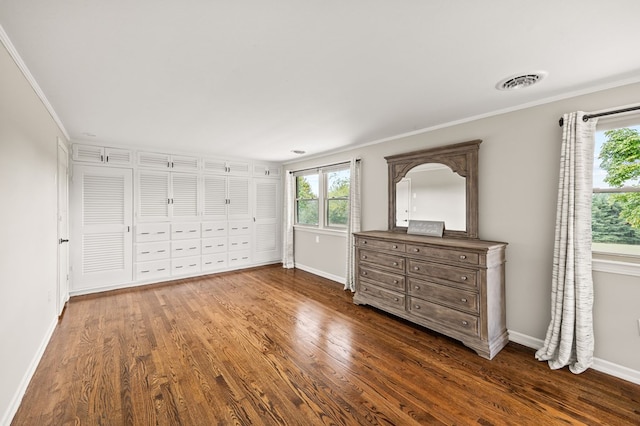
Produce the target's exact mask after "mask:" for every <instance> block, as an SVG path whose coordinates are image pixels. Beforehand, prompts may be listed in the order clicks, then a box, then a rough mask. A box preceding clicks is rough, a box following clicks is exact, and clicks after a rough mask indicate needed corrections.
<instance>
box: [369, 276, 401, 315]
mask: <svg viewBox="0 0 640 426" xmlns="http://www.w3.org/2000/svg"><path fill="white" fill-rule="evenodd" d="M358 296H359V297H360V298H362V299H368V300H370V301H373V302H374V303H377V304H380V305H384V306H388V307H391V308H394V309H396V310H404V308H405V307H404V304H405V300H406V299H405V295H404V294H402V293H397V292H395V291H393V290H388V289H385V288H383V287H379V286H377V285H375V284H374V283H370V282H369V281H367V280H360V286H359V288H358Z"/></svg>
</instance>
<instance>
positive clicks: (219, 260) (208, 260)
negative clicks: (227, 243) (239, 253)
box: [202, 253, 227, 271]
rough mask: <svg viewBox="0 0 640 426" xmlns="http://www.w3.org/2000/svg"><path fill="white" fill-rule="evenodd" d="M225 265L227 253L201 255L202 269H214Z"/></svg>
mask: <svg viewBox="0 0 640 426" xmlns="http://www.w3.org/2000/svg"><path fill="white" fill-rule="evenodd" d="M226 267H227V253H215V254H207V255H204V256H202V270H203V271H215V270H217V269H223V268H226Z"/></svg>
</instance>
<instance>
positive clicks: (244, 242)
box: [229, 235, 251, 251]
mask: <svg viewBox="0 0 640 426" xmlns="http://www.w3.org/2000/svg"><path fill="white" fill-rule="evenodd" d="M250 249H251V235H234V236H230V237H229V251H237V250H250Z"/></svg>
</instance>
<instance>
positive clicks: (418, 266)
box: [408, 259, 477, 288]
mask: <svg viewBox="0 0 640 426" xmlns="http://www.w3.org/2000/svg"><path fill="white" fill-rule="evenodd" d="M408 272H409V273H410V274H416V275H421V276H424V277H428V278H430V279H436V280H444V281H446V282H447V283H451V284H454V285H458V286H464V287H474V288H475V287H476V285H477V277H476V271H475V270H473V269H465V268H458V267H454V266H446V265H440V264H438V263H429V262H421V261H418V260H414V259H409V271H408Z"/></svg>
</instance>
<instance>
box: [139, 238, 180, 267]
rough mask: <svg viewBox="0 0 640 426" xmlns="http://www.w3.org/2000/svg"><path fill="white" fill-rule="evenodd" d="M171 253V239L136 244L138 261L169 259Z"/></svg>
mask: <svg viewBox="0 0 640 426" xmlns="http://www.w3.org/2000/svg"><path fill="white" fill-rule="evenodd" d="M170 255H171V243H170V242H169V241H160V242H157V243H141V244H136V262H147V261H149V260H160V259H168V258H169V257H170Z"/></svg>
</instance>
